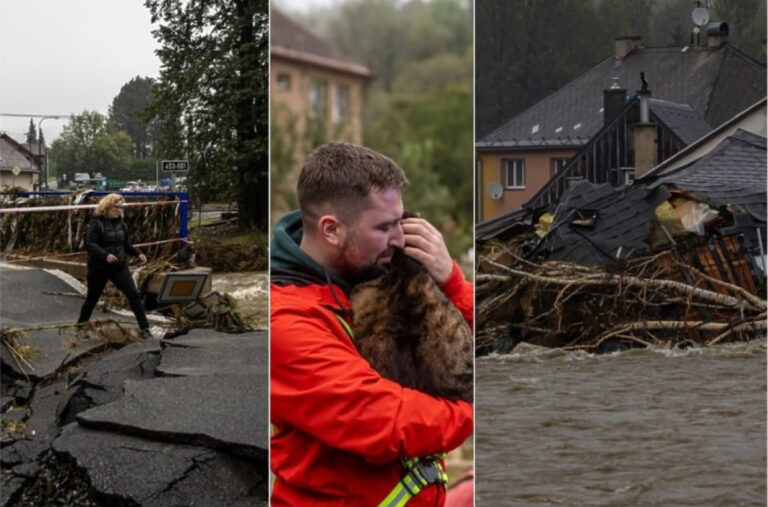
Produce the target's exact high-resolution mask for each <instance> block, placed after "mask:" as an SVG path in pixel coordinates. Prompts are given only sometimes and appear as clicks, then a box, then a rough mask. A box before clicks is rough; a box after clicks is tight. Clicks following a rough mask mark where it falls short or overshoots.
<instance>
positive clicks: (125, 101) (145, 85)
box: [109, 76, 159, 159]
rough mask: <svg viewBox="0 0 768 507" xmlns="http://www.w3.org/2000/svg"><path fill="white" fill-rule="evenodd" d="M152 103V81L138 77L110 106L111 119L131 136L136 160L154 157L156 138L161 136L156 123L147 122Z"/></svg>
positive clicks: (126, 86) (128, 83)
mask: <svg viewBox="0 0 768 507" xmlns="http://www.w3.org/2000/svg"><path fill="white" fill-rule="evenodd" d="M151 102H152V79H151V78H148V77H140V76H136V77H135V78H133V79H131V80H130V81H128V82H127V83H126V84H124V85H123V86H122V88H120V93H118V94H117V96H116V97H115V98H114V99H113V100H112V105H111V106H109V119H110V120H111V121H112V122H113V123H114V124H115V125H116V126H117V128H118V129H120V130H123V131H125V132H127V133H128V135H129V136H131V139H132V140H133V156H134V158H138V159H143V158H147V157H149V156H151V155H152V151H153V147H154V144H155V138H156V137H157V135H158V134H159V127H158V124H157V122H156V121H146V120H145V118H144V116H145V110H146V108H147V106H148V105H149V104H150V103H151Z"/></svg>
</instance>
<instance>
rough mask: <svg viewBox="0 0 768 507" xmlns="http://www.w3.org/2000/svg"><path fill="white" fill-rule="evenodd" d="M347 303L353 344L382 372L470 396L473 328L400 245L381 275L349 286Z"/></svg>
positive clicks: (442, 393)
mask: <svg viewBox="0 0 768 507" xmlns="http://www.w3.org/2000/svg"><path fill="white" fill-rule="evenodd" d="M350 304H351V307H352V314H353V322H354V325H355V343H356V345H357V348H358V349H359V351H360V354H361V355H362V356H363V357H364V358H365V359H366V360H368V362H369V363H370V364H371V366H373V368H374V369H375V370H376V371H378V372H379V373H380V374H381V375H382V376H383V377H385V378H388V379H390V380H394V381H395V382H397V383H399V384H401V385H403V386H406V387H411V388H413V389H417V390H419V391H423V392H425V393H428V394H431V395H434V396H439V397H442V398H448V399H451V400H456V399H462V400H466V401H472V395H473V384H472V367H473V363H474V346H473V343H472V331H471V330H470V329H469V326H468V325H467V322H466V321H465V320H464V317H463V316H462V315H461V313H460V312H459V311H458V310H457V309H456V308H455V307H454V306H453V303H451V302H450V301H449V300H448V298H447V297H446V296H445V294H443V292H442V291H441V290H440V287H438V286H437V284H436V283H435V281H434V280H433V279H432V277H431V276H430V275H429V272H428V271H427V269H426V268H425V267H424V266H423V265H422V264H421V263H420V262H418V261H416V260H415V259H412V258H411V257H408V256H407V255H405V254H404V253H403V252H402V251H400V250H398V251H397V252H396V253H395V255H394V257H393V258H392V262H391V263H390V265H389V266H388V268H386V271H385V272H384V273H383V274H382V275H380V276H379V277H378V278H375V279H374V280H371V281H369V282H364V283H361V284H359V285H358V286H357V287H356V288H355V289H354V290H353V291H352V295H351V296H350Z"/></svg>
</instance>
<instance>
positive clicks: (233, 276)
mask: <svg viewBox="0 0 768 507" xmlns="http://www.w3.org/2000/svg"><path fill="white" fill-rule="evenodd" d="M212 285H213V290H217V291H219V292H221V293H225V292H226V293H227V294H229V295H230V296H232V297H234V298H235V299H236V300H237V311H238V312H240V314H241V315H243V316H245V317H251V318H252V319H253V321H254V323H255V327H256V328H257V329H266V328H267V325H268V324H269V315H268V314H267V312H268V309H269V273H268V272H267V271H246V272H241V273H214V274H213V280H212Z"/></svg>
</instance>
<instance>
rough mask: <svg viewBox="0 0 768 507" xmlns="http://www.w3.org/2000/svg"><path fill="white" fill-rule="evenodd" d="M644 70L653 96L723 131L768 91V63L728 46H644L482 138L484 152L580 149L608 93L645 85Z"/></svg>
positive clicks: (595, 126)
mask: <svg viewBox="0 0 768 507" xmlns="http://www.w3.org/2000/svg"><path fill="white" fill-rule="evenodd" d="M640 72H644V73H645V77H646V79H647V81H648V83H649V86H648V87H649V88H650V90H651V92H652V97H653V98H656V99H662V100H665V101H669V102H675V103H678V104H688V105H690V106H691V107H692V108H693V109H694V110H695V111H697V112H698V113H699V114H700V115H702V116H703V118H704V120H705V121H706V123H708V124H709V125H711V126H712V127H717V126H718V125H720V124H721V123H723V122H725V121H726V120H728V119H730V118H731V117H733V116H734V115H735V114H737V113H739V112H741V111H743V110H744V109H746V108H747V107H749V106H750V105H752V104H754V103H755V102H757V101H758V100H760V99H761V98H762V97H764V96H765V92H766V72H765V66H764V65H762V64H761V63H759V62H758V61H756V60H753V59H752V58H750V57H748V56H746V55H745V54H744V53H742V52H741V51H739V50H737V49H735V48H733V47H732V46H731V45H730V44H725V45H723V46H722V47H720V48H719V49H716V50H712V49H707V48H704V47H688V46H686V47H684V48H672V47H666V48H644V47H638V48H635V49H634V50H633V51H631V52H630V53H628V54H627V55H626V56H625V57H624V58H616V57H614V56H610V57H608V58H606V59H605V60H603V61H602V62H600V63H599V64H597V65H596V66H595V67H593V68H592V69H590V70H588V71H587V72H585V73H584V74H582V75H580V76H579V77H577V78H576V79H574V80H573V81H571V82H570V83H568V84H566V85H565V86H563V87H562V88H560V89H559V90H557V91H556V92H554V93H552V94H551V95H549V96H547V97H546V98H544V99H543V100H541V101H539V102H538V103H536V104H535V105H533V106H532V107H530V108H529V109H528V110H526V111H524V112H522V113H521V114H519V115H517V116H515V117H514V118H512V119H511V120H510V121H508V122H507V123H505V124H504V125H502V126H501V127H499V128H497V129H496V130H494V131H493V132H491V133H490V134H488V135H486V136H485V137H483V138H482V139H480V140H479V141H478V143H477V144H478V147H479V148H501V147H507V148H516V147H526V148H527V147H542V146H581V145H583V144H584V143H586V142H587V141H588V140H589V139H590V138H591V137H592V136H593V135H594V134H595V133H596V132H597V131H599V130H600V128H601V127H602V126H603V94H602V93H601V90H603V89H606V88H608V87H609V86H611V84H612V78H618V81H617V82H618V85H619V86H621V87H623V88H625V89H627V90H630V93H632V92H631V91H632V90H635V89H638V88H640V85H641V82H640Z"/></svg>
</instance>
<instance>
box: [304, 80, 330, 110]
mask: <svg viewBox="0 0 768 507" xmlns="http://www.w3.org/2000/svg"><path fill="white" fill-rule="evenodd" d="M309 105H310V108H309V117H310V118H312V119H321V118H325V114H326V111H327V107H328V84H327V83H326V82H325V81H315V80H313V81H312V82H311V83H310V85H309Z"/></svg>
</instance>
